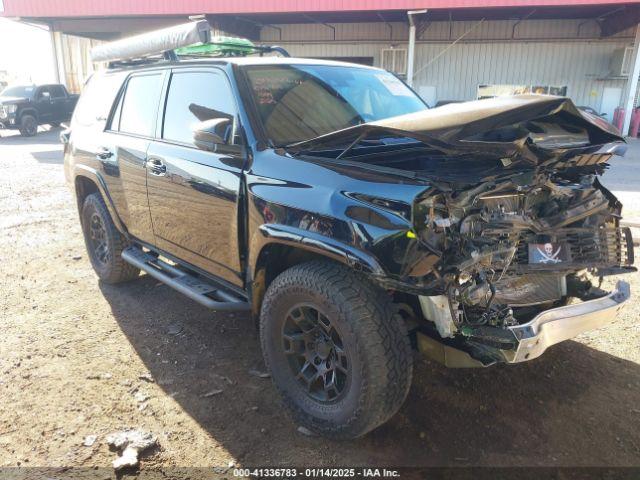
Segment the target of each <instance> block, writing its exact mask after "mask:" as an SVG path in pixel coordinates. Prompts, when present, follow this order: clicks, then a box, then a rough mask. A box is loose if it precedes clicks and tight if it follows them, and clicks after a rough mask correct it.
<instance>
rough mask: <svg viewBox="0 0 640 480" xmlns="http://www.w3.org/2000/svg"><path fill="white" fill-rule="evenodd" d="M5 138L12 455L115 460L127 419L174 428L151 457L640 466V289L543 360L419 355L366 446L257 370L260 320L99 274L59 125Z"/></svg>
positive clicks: (5, 305)
mask: <svg viewBox="0 0 640 480" xmlns="http://www.w3.org/2000/svg"><path fill="white" fill-rule="evenodd" d="M1 135H2V138H0V268H1V273H2V274H1V276H0V316H1V322H2V334H1V335H0V392H1V393H0V466H16V465H23V466H100V467H109V466H110V465H111V462H112V461H113V460H114V459H115V453H113V452H111V451H110V450H109V449H108V447H107V445H106V441H105V437H106V435H107V434H109V433H111V432H113V431H117V430H120V429H124V428H139V429H144V430H148V431H150V432H152V433H154V434H155V435H157V437H158V440H159V446H158V447H157V448H156V449H154V450H153V451H151V452H149V453H148V454H147V455H145V457H144V458H143V462H142V468H143V469H145V468H149V467H170V466H203V467H206V466H225V467H226V466H228V465H230V463H233V464H235V465H238V466H255V465H274V466H291V465H297V466H335V465H360V466H365V465H374V466H468V465H473V466H542V465H544V466H640V349H639V346H640V323H639V322H638V314H639V313H640V302H638V300H632V302H631V304H630V305H629V306H628V308H627V309H626V310H625V311H624V312H623V314H622V315H621V316H620V318H619V319H618V320H617V321H616V322H615V323H614V324H612V325H610V326H608V327H606V328H604V329H602V330H600V331H597V332H592V333H590V334H588V335H584V336H582V337H580V338H578V339H576V341H568V342H565V343H564V344H561V345H557V346H555V347H553V348H551V349H550V350H548V351H547V353H546V354H545V355H544V356H543V357H541V358H540V359H538V360H535V361H532V362H529V363H525V364H519V365H514V366H497V367H492V368H488V369H484V370H448V369H445V368H444V367H441V366H439V365H438V364H435V363H431V362H429V361H426V360H423V359H420V358H419V357H416V368H415V374H414V377H415V381H414V385H413V387H412V388H411V392H410V394H409V397H408V399H407V401H406V403H405V404H404V406H403V408H402V410H401V411H400V413H399V414H398V415H396V416H395V418H393V419H392V420H391V421H390V422H389V423H387V424H386V425H384V426H382V427H381V428H379V429H378V430H376V431H374V432H373V433H371V434H370V435H368V436H366V437H365V438H363V439H360V440H357V441H351V442H331V441H326V440H323V439H320V438H317V437H308V436H305V435H303V434H301V433H299V432H298V431H297V426H296V425H294V424H293V423H292V421H291V420H290V419H289V418H288V417H287V415H286V414H285V412H284V411H283V410H282V409H281V406H280V403H279V399H278V397H277V395H276V392H275V389H274V388H273V387H272V385H271V381H270V380H269V379H264V378H259V377H257V376H254V375H252V374H250V370H252V369H253V368H254V367H258V368H260V366H261V360H260V358H261V356H260V348H259V342H258V340H257V335H256V331H255V329H254V326H253V324H252V323H251V322H250V321H249V318H248V317H246V316H244V315H237V314H236V315H233V314H217V313H212V312H211V311H208V310H206V309H205V308H203V307H200V306H199V305H197V304H196V303H194V302H192V301H190V300H189V299H187V298H185V297H183V296H181V295H180V294H178V293H176V292H174V291H173V290H171V289H170V288H168V287H166V286H163V285H160V284H158V283H157V282H156V281H154V280H153V279H151V278H148V277H141V278H140V279H138V280H137V281H135V282H132V283H129V284H126V285H120V286H109V285H102V284H100V283H99V282H98V280H97V279H96V277H95V275H94V273H93V271H92V269H91V266H90V264H89V260H88V258H87V255H86V253H85V249H84V244H83V241H82V235H81V232H80V227H79V222H78V217H77V211H76V209H75V205H74V202H73V200H72V196H71V194H70V192H69V190H68V189H67V186H66V185H65V181H64V176H63V169H62V155H61V148H60V146H59V144H58V141H57V136H58V131H55V130H54V131H52V132H44V133H41V134H39V135H38V137H36V138H35V139H31V140H29V141H25V140H24V139H20V138H19V137H16V136H11V135H8V134H7V133H2V134H1ZM629 168H631V167H629ZM633 168H637V167H633ZM623 177H624V175H623ZM634 188H635V187H634ZM627 190H628V189H627ZM636 195H638V194H637V193H636ZM627 279H628V280H630V281H631V283H632V290H635V291H639V290H640V281H639V278H638V276H637V275H635V274H634V275H632V276H628V278H627ZM610 283H611V282H610ZM636 298H637V297H636ZM214 390H222V392H221V393H218V394H215V395H211V396H207V397H205V395H206V394H207V393H211V392H212V391H214ZM89 435H97V440H96V442H95V443H94V444H93V445H92V446H83V442H84V439H85V437H86V436H89Z"/></svg>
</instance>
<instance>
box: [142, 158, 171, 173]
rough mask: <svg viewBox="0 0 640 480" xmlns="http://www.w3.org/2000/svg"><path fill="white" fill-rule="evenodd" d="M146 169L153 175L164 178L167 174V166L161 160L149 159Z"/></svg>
mask: <svg viewBox="0 0 640 480" xmlns="http://www.w3.org/2000/svg"><path fill="white" fill-rule="evenodd" d="M145 167H146V168H147V170H148V171H149V173H150V174H151V175H155V176H157V177H163V176H165V175H166V174H167V166H166V165H165V164H164V163H162V160H160V159H159V158H149V159H147V161H146V163H145Z"/></svg>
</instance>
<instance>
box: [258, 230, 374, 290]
mask: <svg viewBox="0 0 640 480" xmlns="http://www.w3.org/2000/svg"><path fill="white" fill-rule="evenodd" d="M256 237H258V238H256ZM251 243H252V247H253V248H251V251H250V254H249V265H250V269H251V271H252V274H253V278H255V275H256V273H257V271H256V270H257V268H258V259H259V258H260V254H261V252H262V251H263V249H264V248H265V247H267V246H268V245H271V244H274V243H276V244H280V245H288V246H291V247H294V248H300V249H302V250H307V251H310V252H312V253H316V254H319V255H323V256H325V257H328V258H330V259H332V260H336V261H338V262H341V263H344V264H345V265H348V266H349V267H351V268H354V269H355V270H357V271H362V272H364V273H367V274H370V275H373V276H380V277H383V276H385V275H386V273H385V271H384V269H383V268H382V266H381V265H380V263H379V262H378V260H377V259H376V258H375V257H374V256H373V255H371V254H369V253H367V252H365V251H363V250H359V249H357V248H355V247H354V246H352V245H348V244H346V243H344V242H341V241H339V240H336V239H333V238H329V237H326V236H324V235H321V234H319V233H316V232H311V231H309V230H303V229H301V228H297V227H291V226H288V225H280V224H263V225H260V226H259V227H258V233H257V234H256V235H254V239H253V241H252V242H251Z"/></svg>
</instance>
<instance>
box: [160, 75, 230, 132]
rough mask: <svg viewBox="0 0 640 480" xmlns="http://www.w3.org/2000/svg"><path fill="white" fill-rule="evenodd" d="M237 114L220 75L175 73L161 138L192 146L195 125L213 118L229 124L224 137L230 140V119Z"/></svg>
mask: <svg viewBox="0 0 640 480" xmlns="http://www.w3.org/2000/svg"><path fill="white" fill-rule="evenodd" d="M235 114H236V106H235V101H234V99H233V93H232V91H231V87H230V86H229V81H228V80H227V77H226V76H225V75H224V74H223V73H217V72H213V71H209V72H193V71H191V72H189V71H184V72H174V73H173V74H172V76H171V83H170V85H169V94H168V96H167V105H166V109H165V115H164V126H163V130H162V138H164V139H166V140H171V141H174V142H179V143H184V144H189V145H192V144H193V130H194V128H195V127H196V126H197V125H198V123H200V122H203V121H205V120H211V119H213V118H228V119H230V120H231V122H230V123H229V126H228V128H227V131H226V132H221V134H222V135H225V136H226V137H227V138H226V140H231V137H230V136H231V132H232V129H233V119H234V118H235Z"/></svg>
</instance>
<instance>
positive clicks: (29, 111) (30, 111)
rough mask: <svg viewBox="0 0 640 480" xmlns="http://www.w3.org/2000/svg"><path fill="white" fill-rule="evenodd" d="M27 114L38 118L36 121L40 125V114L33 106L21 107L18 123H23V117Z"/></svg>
mask: <svg viewBox="0 0 640 480" xmlns="http://www.w3.org/2000/svg"><path fill="white" fill-rule="evenodd" d="M25 115H31V116H32V117H34V118H35V119H36V122H37V123H38V125H39V124H40V116H39V115H38V110H36V109H35V108H33V107H29V108H25V109H21V110H20V111H19V112H18V125H20V124H21V123H22V117H24V116H25Z"/></svg>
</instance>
